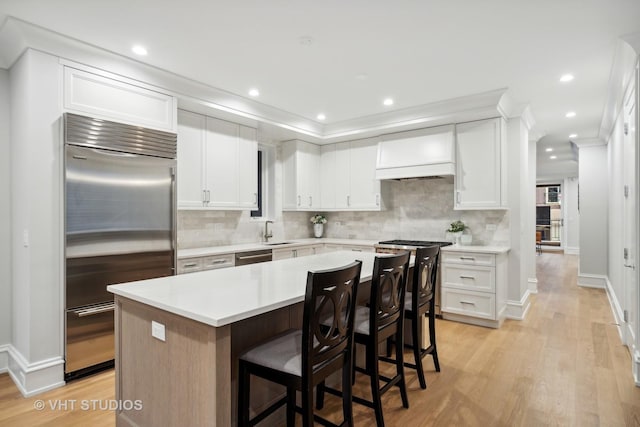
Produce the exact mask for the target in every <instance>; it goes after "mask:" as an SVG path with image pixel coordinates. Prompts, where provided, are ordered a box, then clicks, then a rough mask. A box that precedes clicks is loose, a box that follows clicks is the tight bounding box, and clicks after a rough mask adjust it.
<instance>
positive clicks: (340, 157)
mask: <svg viewBox="0 0 640 427" xmlns="http://www.w3.org/2000/svg"><path fill="white" fill-rule="evenodd" d="M377 152H378V140H377V138H368V139H360V140H356V141H349V142H341V143H337V144H328V145H323V146H322V147H320V176H321V177H322V180H321V182H320V195H321V198H320V206H319V209H322V210H326V211H333V210H380V209H382V200H381V198H380V181H379V180H377V179H376V178H375V173H376V156H377Z"/></svg>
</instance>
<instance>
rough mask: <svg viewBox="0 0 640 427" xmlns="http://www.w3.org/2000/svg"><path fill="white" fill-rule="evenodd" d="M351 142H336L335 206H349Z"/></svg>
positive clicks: (346, 207)
mask: <svg viewBox="0 0 640 427" xmlns="http://www.w3.org/2000/svg"><path fill="white" fill-rule="evenodd" d="M350 147H351V144H350V143H349V142H341V143H339V144H336V180H335V183H336V208H337V209H349V208H350V207H351V172H350V169H351V148H350ZM374 167H375V163H374Z"/></svg>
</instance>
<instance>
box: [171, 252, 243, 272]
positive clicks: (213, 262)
mask: <svg viewBox="0 0 640 427" xmlns="http://www.w3.org/2000/svg"><path fill="white" fill-rule="evenodd" d="M234 265H235V255H234V254H224V255H212V256H205V257H194V258H183V259H180V260H178V274H185V273H193V272H195V271H205V270H216V269H218V268H226V267H233V266H234Z"/></svg>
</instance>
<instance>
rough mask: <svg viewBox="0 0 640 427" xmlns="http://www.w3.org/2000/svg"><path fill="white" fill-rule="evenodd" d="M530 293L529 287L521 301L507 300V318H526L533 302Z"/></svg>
mask: <svg viewBox="0 0 640 427" xmlns="http://www.w3.org/2000/svg"><path fill="white" fill-rule="evenodd" d="M530 295H531V291H529V289H527V290H526V291H524V295H523V296H522V298H521V299H520V301H512V300H507V316H506V317H507V319H513V320H524V318H525V317H526V316H527V312H528V311H529V308H530V307H531V302H530V301H529V296H530Z"/></svg>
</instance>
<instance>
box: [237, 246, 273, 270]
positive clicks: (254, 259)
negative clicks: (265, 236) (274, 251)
mask: <svg viewBox="0 0 640 427" xmlns="http://www.w3.org/2000/svg"><path fill="white" fill-rule="evenodd" d="M267 261H271V249H262V250H259V251H247V252H237V253H236V267H237V266H239V265H247V264H257V263H259V262H267Z"/></svg>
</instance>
